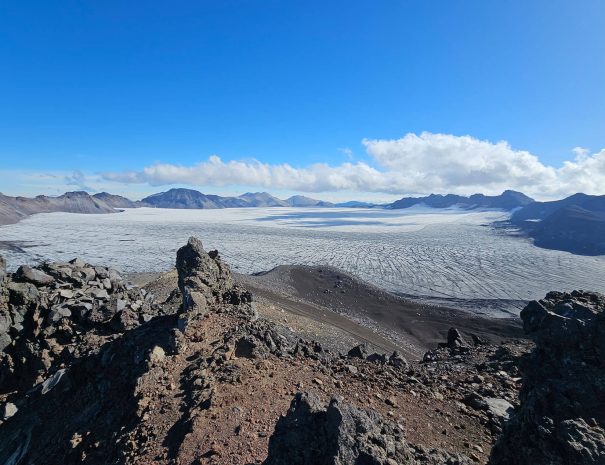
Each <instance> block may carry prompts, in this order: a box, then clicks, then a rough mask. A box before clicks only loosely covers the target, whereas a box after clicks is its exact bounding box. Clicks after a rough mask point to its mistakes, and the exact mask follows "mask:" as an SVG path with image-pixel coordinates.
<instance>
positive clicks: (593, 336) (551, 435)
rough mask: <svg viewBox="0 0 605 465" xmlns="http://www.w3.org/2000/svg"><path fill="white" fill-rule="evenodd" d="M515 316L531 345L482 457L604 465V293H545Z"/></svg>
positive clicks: (500, 463) (514, 464) (516, 464)
mask: <svg viewBox="0 0 605 465" xmlns="http://www.w3.org/2000/svg"><path fill="white" fill-rule="evenodd" d="M521 318H522V319H523V324H524V328H525V330H526V332H527V333H528V334H530V335H532V336H533V337H534V339H535V342H536V348H535V350H534V351H533V352H532V353H531V354H530V355H529V356H528V357H527V358H526V360H524V361H523V364H522V372H523V375H524V378H523V388H522V390H521V394H520V400H521V405H520V407H519V409H518V411H517V412H516V414H515V416H514V417H513V419H512V420H511V422H510V423H509V424H508V426H507V427H506V428H505V431H504V434H503V435H502V437H501V438H500V439H499V440H498V442H497V444H496V446H495V447H494V449H493V451H492V458H491V462H490V463H491V464H493V465H504V464H506V465H530V464H532V465H533V464H538V463H544V464H550V465H572V464H573V465H584V464H605V297H604V296H602V295H599V294H594V293H588V292H577V291H574V292H572V293H571V294H568V293H560V292H550V293H549V294H547V295H546V297H545V298H544V299H543V300H541V301H539V302H536V301H534V302H531V303H530V304H528V305H527V306H526V307H525V309H523V311H522V312H521Z"/></svg>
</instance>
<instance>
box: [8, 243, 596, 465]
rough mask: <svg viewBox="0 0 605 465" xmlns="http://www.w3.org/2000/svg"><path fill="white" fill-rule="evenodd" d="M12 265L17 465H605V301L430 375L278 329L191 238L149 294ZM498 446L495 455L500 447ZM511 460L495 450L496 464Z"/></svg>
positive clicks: (465, 342)
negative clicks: (604, 391)
mask: <svg viewBox="0 0 605 465" xmlns="http://www.w3.org/2000/svg"><path fill="white" fill-rule="evenodd" d="M4 270H5V268H4V266H3V261H2V260H0V463H3V464H11V465H16V464H70V463H87V464H107V463H116V464H120V463H121V464H131V463H132V464H145V463H159V464H196V465H198V464H207V463H208V464H266V465H278V464H293V465H299V464H300V465H306V464H308V465H312V464H313V465H316V464H318V465H323V464H338V465H345V464H346V465H349V464H350V465H353V464H355V465H358V464H375V465H395V464H413V465H427V464H431V465H437V464H439V465H441V464H447V465H456V464H458V465H467V464H487V463H492V464H498V465H500V464H519V465H521V464H523V465H529V464H532V465H533V464H537V463H545V464H546V463H548V464H557V465H558V464H561V465H563V464H565V465H567V464H572V463H573V464H589V463H590V464H600V463H603V460H604V458H605V453H604V451H603V444H604V441H603V420H604V419H603V412H605V408H604V399H605V396H604V395H603V394H604V393H603V386H604V385H605V382H604V380H603V376H604V366H605V364H604V353H605V350H604V346H603V341H604V340H605V337H604V331H605V330H604V324H603V321H604V314H605V313H604V312H605V299H604V298H603V297H602V296H599V295H596V294H590V293H582V292H574V293H571V294H562V293H550V294H548V295H547V296H546V298H545V299H544V300H541V301H539V302H532V303H530V304H529V305H528V306H527V307H526V309H525V310H524V311H523V313H522V317H523V321H524V325H525V330H526V331H527V332H528V333H529V334H530V335H531V336H532V337H533V338H534V339H535V345H534V343H532V342H529V341H527V340H505V341H503V342H501V343H499V344H490V343H488V342H486V341H484V340H482V339H481V338H479V337H476V336H474V337H473V335H471V334H466V333H465V332H464V331H459V330H458V329H456V328H451V329H450V330H449V331H447V334H445V333H444V338H445V339H446V340H445V341H444V342H443V343H440V344H435V346H436V347H435V348H434V349H433V350H430V351H429V352H427V353H426V354H425V355H424V357H422V360H411V359H406V358H404V357H403V356H402V355H401V354H400V353H399V352H394V353H392V351H389V352H388V353H382V352H375V351H374V350H373V349H372V347H371V346H370V345H368V344H366V343H362V342H363V341H360V344H358V345H356V346H354V347H347V348H346V350H344V351H343V352H342V353H338V352H335V351H330V350H328V349H326V348H325V347H324V346H322V344H320V343H319V342H316V341H313V340H309V339H308V338H302V337H300V334H297V333H296V332H295V331H294V330H293V329H292V328H290V327H289V326H288V325H287V322H285V321H283V318H279V319H278V318H273V319H269V316H264V315H263V314H262V313H261V312H260V311H259V310H258V309H257V304H256V303H255V301H254V296H253V295H252V294H251V293H250V292H248V291H247V290H246V289H244V288H242V287H240V286H239V285H237V284H236V283H235V281H234V277H233V275H232V273H231V271H230V269H229V266H228V265H227V264H226V263H224V262H223V261H222V259H221V258H220V255H219V253H218V252H217V251H209V252H207V251H206V250H205V249H204V247H203V245H202V242H201V241H200V240H198V239H196V238H191V239H190V240H189V241H188V243H187V244H186V245H184V246H183V247H181V248H180V249H179V250H178V252H177V257H176V270H175V271H172V272H170V273H167V274H166V275H164V276H161V277H159V278H158V279H157V280H156V281H153V282H151V283H149V284H148V285H146V286H145V287H137V286H135V285H132V284H131V283H130V282H129V281H128V279H125V278H124V277H123V276H121V275H120V273H118V272H117V271H116V270H113V269H111V268H107V267H103V266H99V265H93V264H89V263H86V262H85V261H82V260H79V259H74V260H72V261H70V262H67V263H52V264H51V263H46V264H42V265H40V266H22V267H20V268H19V269H18V270H17V271H16V272H14V273H6V272H5V271H4ZM494 444H495V446H494ZM492 447H493V449H492Z"/></svg>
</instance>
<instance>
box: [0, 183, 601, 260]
mask: <svg viewBox="0 0 605 465" xmlns="http://www.w3.org/2000/svg"><path fill="white" fill-rule="evenodd" d="M414 206H424V207H430V208H450V207H458V208H463V209H468V210H473V209H477V208H487V209H501V210H509V211H511V212H512V214H511V218H510V220H509V221H508V222H507V223H506V224H508V225H512V226H513V227H515V228H517V229H518V230H520V231H522V232H523V233H524V234H525V235H527V236H528V237H531V238H532V239H533V240H534V244H535V245H536V246H539V247H544V248H548V249H556V250H563V251H568V252H572V253H576V254H583V255H602V254H605V196H594V195H586V194H574V195H572V196H570V197H567V198H565V199H562V200H557V201H551V202H536V201H534V200H533V199H532V198H530V197H528V196H526V195H525V194H522V193H521V192H516V191H512V190H507V191H504V192H503V193H502V194H501V195H495V196H489V195H483V194H474V195H471V196H469V197H464V196H460V195H454V194H447V195H440V194H431V195H429V196H426V197H404V198H402V199H400V200H397V201H395V202H393V203H391V204H383V205H376V204H372V203H367V202H358V201H350V202H342V203H331V202H325V201H322V200H317V199H312V198H310V197H305V196H302V195H295V196H292V197H290V198H288V199H285V200H282V199H279V198H277V197H274V196H272V195H271V194H268V193H267V192H248V193H245V194H243V195H240V196H238V197H223V196H219V195H208V194H203V193H201V192H199V191H196V190H193V189H181V188H178V189H177V188H175V189H170V190H168V191H166V192H160V193H157V194H153V195H150V196H148V197H145V198H144V199H142V200H140V201H133V200H130V199H127V198H126V197H122V196H119V195H114V194H109V193H107V192H101V193H97V194H94V195H90V194H88V193H87V192H66V193H65V194H63V195H60V196H58V197H49V196H45V195H39V196H37V197H34V198H27V197H10V196H6V195H3V194H0V225H2V224H10V223H15V222H17V221H20V220H21V219H23V218H25V217H27V216H29V215H32V214H34V213H50V212H70V213H115V212H116V211H118V209H122V208H139V207H152V208H178V209H219V208H252V207H306V208H310V207H325V208H329V207H341V208H387V209H405V208H410V207H414Z"/></svg>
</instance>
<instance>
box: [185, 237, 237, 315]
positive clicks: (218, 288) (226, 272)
mask: <svg viewBox="0 0 605 465" xmlns="http://www.w3.org/2000/svg"><path fill="white" fill-rule="evenodd" d="M176 269H177V271H178V274H179V289H180V291H181V294H182V295H183V311H184V312H192V313H196V314H203V313H205V311H206V307H207V306H208V304H214V303H217V302H221V301H222V300H223V295H224V294H226V293H228V292H229V291H231V290H232V289H233V276H232V275H231V270H230V269H229V266H228V265H227V264H226V263H224V262H223V261H222V260H221V259H220V257H219V255H218V252H217V251H211V252H210V253H206V251H205V250H204V246H203V245H202V241H200V240H199V239H197V238H195V237H191V238H189V242H188V243H187V245H185V246H183V247H181V248H180V249H179V250H178V252H177V254H176ZM229 299H230V300H231V299H232V297H231V296H229Z"/></svg>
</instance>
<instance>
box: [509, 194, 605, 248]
mask: <svg viewBox="0 0 605 465" xmlns="http://www.w3.org/2000/svg"><path fill="white" fill-rule="evenodd" d="M511 223H512V224H514V225H515V226H517V227H519V228H520V229H521V230H522V231H524V232H525V233H527V235H529V236H530V237H532V238H533V239H534V244H535V245H537V246H538V247H544V248H547V249H555V250H564V251H567V252H572V253H576V254H583V255H603V254H605V195H600V196H596V195H586V194H574V195H572V196H570V197H567V198H565V199H563V200H556V201H553V202H534V203H532V204H530V205H527V206H526V207H524V208H521V209H520V210H518V211H516V212H515V213H514V214H513V216H512V218H511Z"/></svg>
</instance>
